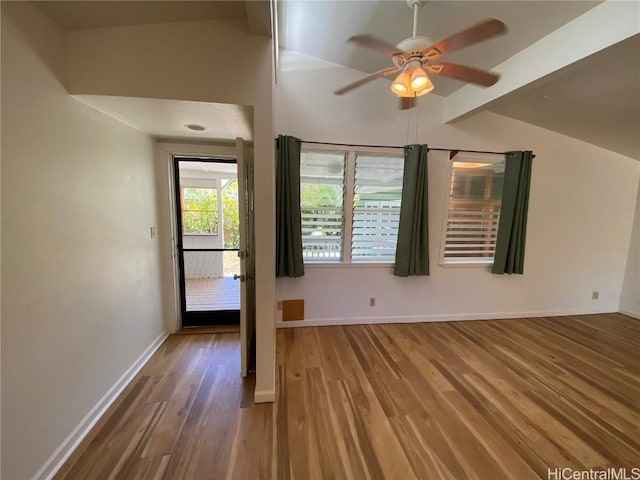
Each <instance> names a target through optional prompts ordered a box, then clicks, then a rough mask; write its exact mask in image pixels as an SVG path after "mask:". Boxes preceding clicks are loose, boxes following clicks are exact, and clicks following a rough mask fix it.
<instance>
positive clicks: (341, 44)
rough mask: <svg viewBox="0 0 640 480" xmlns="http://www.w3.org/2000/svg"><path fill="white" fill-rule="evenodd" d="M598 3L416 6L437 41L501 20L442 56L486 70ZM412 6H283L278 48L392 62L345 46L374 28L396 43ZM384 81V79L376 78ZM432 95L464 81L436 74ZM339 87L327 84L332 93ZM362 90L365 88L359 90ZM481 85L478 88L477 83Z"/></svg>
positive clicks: (305, 2)
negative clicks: (475, 40) (498, 30)
mask: <svg viewBox="0 0 640 480" xmlns="http://www.w3.org/2000/svg"><path fill="white" fill-rule="evenodd" d="M599 3H600V2H599V1H577V0H575V1H574V0H572V1H493V2H486V1H480V0H479V1H454V0H446V1H427V2H425V3H424V5H423V6H422V8H421V9H420V19H419V24H418V35H424V36H429V37H431V38H432V39H433V40H438V39H440V38H443V37H447V36H449V35H451V34H453V33H456V32H458V31H460V30H463V29H464V28H466V27H468V26H471V25H473V24H475V23H477V22H479V21H481V20H483V19H485V18H489V17H493V18H498V19H500V20H502V21H503V22H504V23H505V24H506V25H507V26H508V28H509V33H507V35H503V36H501V37H497V38H494V39H491V40H487V41H486V42H482V43H479V44H477V45H473V46H470V47H468V48H466V49H464V50H461V51H459V52H456V53H453V54H451V55H448V56H447V57H446V60H447V61H452V62H455V63H461V64H465V65H469V66H473V67H476V68H481V69H486V70H489V69H491V68H493V67H495V66H496V65H498V64H500V63H501V62H503V61H504V60H506V59H508V58H509V57H511V56H513V55H514V54H516V53H518V52H519V51H520V50H522V49H524V48H525V47H527V46H529V45H531V44H532V43H534V42H536V41H537V40H539V39H540V38H542V37H544V36H546V35H547V34H549V33H550V32H552V31H554V30H556V29H557V28H559V27H560V26H562V25H564V24H565V23H567V22H568V21H570V20H572V19H574V18H576V17H577V16H579V15H581V14H582V13H584V12H585V11H587V10H589V9H591V8H593V7H594V6H596V5H598V4H599ZM412 22H413V17H412V11H411V10H410V9H409V7H408V6H407V4H406V2H405V1H404V0H394V1H389V0H387V1H316V0H286V1H283V2H281V3H280V23H281V25H282V26H283V28H281V29H280V39H279V40H280V45H281V46H283V47H285V48H288V49H292V50H296V51H298V52H301V53H304V54H306V55H311V56H313V57H317V58H321V59H323V60H327V61H330V62H333V63H337V64H339V65H344V66H347V67H351V68H354V69H356V70H360V71H362V72H367V73H371V72H374V71H377V70H381V69H383V68H387V67H390V66H392V63H391V59H389V58H387V57H385V56H384V55H382V54H378V53H376V52H371V51H368V50H366V49H364V48H360V47H356V46H353V45H351V44H349V43H347V39H348V38H349V37H351V36H353V35H356V34H359V33H372V34H375V35H376V36H378V37H380V38H382V39H384V40H387V41H388V42H390V43H392V44H397V43H398V42H400V41H401V40H403V39H405V38H407V37H410V36H411V33H412V32H411V30H412ZM377 81H382V80H377ZM433 82H434V84H435V87H436V88H435V90H434V92H433V93H434V94H437V95H441V96H447V95H450V94H451V93H452V92H454V91H456V90H457V89H459V88H461V87H462V86H464V84H463V83H461V82H458V81H456V80H451V79H447V78H443V77H436V78H434V80H433ZM340 86H341V85H331V86H328V87H329V88H331V89H332V90H334V89H336V88H338V87H340ZM363 88H366V87H363ZM478 88H480V87H478Z"/></svg>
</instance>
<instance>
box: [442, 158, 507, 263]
mask: <svg viewBox="0 0 640 480" xmlns="http://www.w3.org/2000/svg"><path fill="white" fill-rule="evenodd" d="M504 164H505V162H504V157H498V156H491V157H490V158H486V157H480V158H478V157H465V158H460V159H456V161H454V162H452V168H451V183H450V187H449V201H448V206H447V215H446V220H447V225H446V230H445V238H444V242H443V255H442V257H443V258H442V263H443V264H491V263H493V258H494V254H495V246H496V237H497V233H498V221H499V218H500V206H501V199H502V186H503V182H504Z"/></svg>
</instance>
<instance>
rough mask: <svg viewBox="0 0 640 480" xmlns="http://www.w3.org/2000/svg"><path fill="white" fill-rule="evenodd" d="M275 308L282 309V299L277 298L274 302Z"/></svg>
mask: <svg viewBox="0 0 640 480" xmlns="http://www.w3.org/2000/svg"><path fill="white" fill-rule="evenodd" d="M276 310H278V311H279V310H282V301H281V300H278V301H277V302H276Z"/></svg>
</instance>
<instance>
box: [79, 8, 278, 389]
mask: <svg viewBox="0 0 640 480" xmlns="http://www.w3.org/2000/svg"><path fill="white" fill-rule="evenodd" d="M68 45H69V89H70V91H72V92H73V93H74V94H97V95H117V96H128V97H147V98H168V99H176V100H195V101H205V102H216V103H232V104H239V105H250V106H253V107H254V109H253V127H254V128H253V132H254V148H255V178H256V184H255V206H256V207H255V215H256V225H255V227H256V231H257V232H260V238H259V241H258V242H257V244H256V285H257V291H256V310H257V319H256V337H257V341H256V365H257V370H256V399H257V400H259V401H268V400H273V398H274V395H275V325H274V318H275V301H274V299H275V260H274V251H275V230H274V224H275V210H274V204H275V192H274V187H273V185H274V170H275V168H274V145H273V138H274V129H273V88H272V83H273V78H272V77H273V68H272V62H271V58H272V52H271V41H270V39H269V38H267V37H257V36H252V35H250V34H248V33H247V26H246V25H245V24H244V23H242V21H240V20H237V19H225V20H212V21H201V22H182V23H172V24H159V25H144V26H132V27H117V28H101V29H95V30H84V31H77V32H71V33H69V35H68ZM161 172H162V174H163V175H167V171H166V170H165V169H161ZM161 183H165V184H166V182H164V181H163V182H161ZM161 215H163V216H164V215H169V213H168V212H163V213H161ZM159 234H160V235H161V236H163V237H165V238H170V225H169V223H168V222H166V223H164V224H162V230H161V231H159ZM171 249H172V247H171V245H167V246H166V248H165V249H164V250H163V258H165V259H166V261H165V265H164V269H165V271H167V272H168V271H170V270H171V264H170V258H171V257H170V255H171V251H172V250H171ZM167 262H169V263H168V264H167ZM165 278H166V279H167V284H166V289H167V290H166V291H171V290H172V289H173V285H172V283H171V282H172V278H171V276H166V277H165ZM172 315H173V314H172ZM171 323H173V322H172V319H168V324H171Z"/></svg>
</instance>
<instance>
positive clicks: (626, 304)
mask: <svg viewBox="0 0 640 480" xmlns="http://www.w3.org/2000/svg"><path fill="white" fill-rule="evenodd" d="M620 311H621V312H623V313H626V314H627V315H631V316H633V317H635V318H639V319H640V190H639V191H638V201H637V204H636V215H635V219H634V221H633V232H632V234H631V242H630V244H629V256H628V258H627V269H626V274H625V277H624V284H623V285H622V294H621V295H620Z"/></svg>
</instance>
